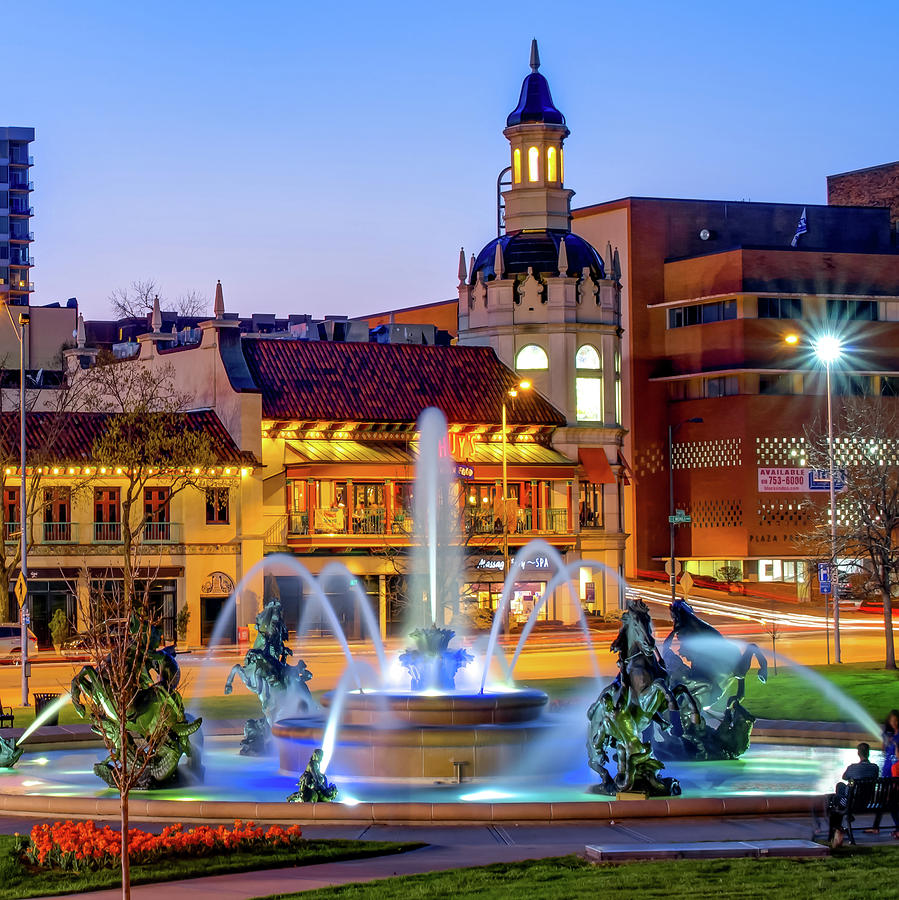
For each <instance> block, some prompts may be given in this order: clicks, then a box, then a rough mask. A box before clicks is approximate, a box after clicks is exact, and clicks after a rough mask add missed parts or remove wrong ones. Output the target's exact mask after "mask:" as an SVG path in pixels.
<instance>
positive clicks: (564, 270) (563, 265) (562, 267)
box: [559, 237, 568, 278]
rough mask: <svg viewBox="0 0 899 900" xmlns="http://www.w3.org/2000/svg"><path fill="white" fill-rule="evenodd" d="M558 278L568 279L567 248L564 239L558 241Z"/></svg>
mask: <svg viewBox="0 0 899 900" xmlns="http://www.w3.org/2000/svg"><path fill="white" fill-rule="evenodd" d="M559 277H560V278H567V277H568V248H567V247H566V246H565V238H564V237H562V238H560V239H559Z"/></svg>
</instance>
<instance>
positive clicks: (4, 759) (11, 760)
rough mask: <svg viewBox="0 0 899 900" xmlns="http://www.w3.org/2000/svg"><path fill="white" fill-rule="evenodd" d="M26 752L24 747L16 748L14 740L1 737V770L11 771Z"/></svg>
mask: <svg viewBox="0 0 899 900" xmlns="http://www.w3.org/2000/svg"><path fill="white" fill-rule="evenodd" d="M24 752H25V750H24V749H23V748H22V747H17V746H16V742H15V741H14V740H11V739H10V738H5V737H0V769H11V768H12V767H13V766H14V765H15V764H16V763H17V762H18V761H19V757H20V756H21V755H22V754H23V753H24Z"/></svg>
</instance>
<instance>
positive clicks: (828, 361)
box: [814, 334, 843, 663]
mask: <svg viewBox="0 0 899 900" xmlns="http://www.w3.org/2000/svg"><path fill="white" fill-rule="evenodd" d="M814 348H815V356H817V357H818V359H819V360H820V361H821V362H822V363H824V371H825V373H826V377H827V461H828V465H829V468H830V472H829V475H830V583H831V590H832V591H833V658H834V662H836V663H840V662H842V658H841V656H840V597H839V593H840V577H839V572H838V571H837V506H836V488H835V485H834V469H835V467H834V452H833V392H832V390H831V381H830V368H831V366H832V365H833V364H834V363H835V362H837V361H838V360H839V358H840V357H841V356H842V354H843V344H842V341H840V339H839V338H838V337H836V336H835V335H832V334H825V335H822V336H821V337H819V338H818V340H817V341H815V344H814ZM824 604H825V613H826V606H827V598H826V597H825V599H824Z"/></svg>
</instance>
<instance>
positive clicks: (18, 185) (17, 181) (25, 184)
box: [9, 178, 34, 191]
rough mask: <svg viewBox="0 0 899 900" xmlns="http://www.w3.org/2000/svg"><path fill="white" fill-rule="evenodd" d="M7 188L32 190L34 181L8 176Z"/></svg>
mask: <svg viewBox="0 0 899 900" xmlns="http://www.w3.org/2000/svg"><path fill="white" fill-rule="evenodd" d="M9 189H10V190H11V191H33V190H34V182H33V181H26V180H25V179H23V178H10V179H9Z"/></svg>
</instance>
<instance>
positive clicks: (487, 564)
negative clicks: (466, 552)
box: [476, 556, 549, 572]
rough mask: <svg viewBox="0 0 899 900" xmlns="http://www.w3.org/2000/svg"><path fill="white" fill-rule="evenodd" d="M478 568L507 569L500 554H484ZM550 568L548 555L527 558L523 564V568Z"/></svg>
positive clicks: (500, 570)
mask: <svg viewBox="0 0 899 900" xmlns="http://www.w3.org/2000/svg"><path fill="white" fill-rule="evenodd" d="M476 568H478V569H489V570H491V571H494V570H495V571H499V572H502V571H503V570H504V569H505V566H504V564H503V560H502V559H501V558H500V557H498V556H482V557H481V558H480V559H479V560H478V564H477V566H476ZM548 568H549V557H548V556H535V557H534V558H533V559H527V560H525V561H524V564H523V565H522V569H541V570H542V569H548Z"/></svg>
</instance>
